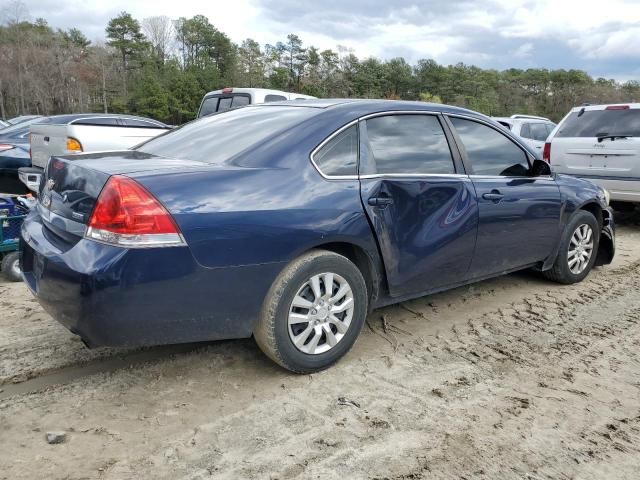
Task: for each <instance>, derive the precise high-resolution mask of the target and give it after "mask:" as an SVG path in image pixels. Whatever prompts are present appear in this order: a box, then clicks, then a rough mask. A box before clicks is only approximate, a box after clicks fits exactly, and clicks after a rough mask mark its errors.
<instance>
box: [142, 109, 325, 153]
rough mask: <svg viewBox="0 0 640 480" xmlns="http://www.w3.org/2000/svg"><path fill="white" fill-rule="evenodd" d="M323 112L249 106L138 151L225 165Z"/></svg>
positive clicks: (189, 125)
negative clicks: (252, 148) (244, 151)
mask: <svg viewBox="0 0 640 480" xmlns="http://www.w3.org/2000/svg"><path fill="white" fill-rule="evenodd" d="M319 112H321V110H320V109H316V108H304V107H302V108H301V107H272V108H266V107H247V108H239V109H237V110H231V111H229V112H224V113H220V114H219V115H212V116H210V117H206V118H201V119H199V120H196V121H193V122H189V123H187V124H185V125H183V126H182V127H178V128H176V129H174V130H171V131H170V132H169V133H166V134H164V135H160V136H159V137H155V138H152V139H151V140H149V141H147V142H145V143H143V144H142V145H140V146H139V147H137V148H136V149H135V150H138V151H140V152H145V153H150V154H152V155H158V156H161V157H166V158H183V159H186V160H195V161H200V162H207V163H213V164H222V163H224V162H225V161H226V160H228V159H230V158H231V157H233V156H235V155H237V154H239V153H240V152H242V151H243V150H246V149H248V148H250V147H252V146H254V145H256V144H257V143H259V142H261V141H263V140H266V139H267V138H269V137H272V136H273V135H276V134H278V133H279V132H283V131H285V130H287V129H290V128H293V127H295V126H296V125H298V124H299V123H301V122H303V121H305V120H307V119H308V118H311V117H312V116H314V115H317V114H318V113H319Z"/></svg>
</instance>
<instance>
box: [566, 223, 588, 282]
mask: <svg viewBox="0 0 640 480" xmlns="http://www.w3.org/2000/svg"><path fill="white" fill-rule="evenodd" d="M592 254H593V229H592V228H591V226H590V225H587V224H586V223H583V224H582V225H580V226H579V227H578V228H576V229H575V231H574V232H573V235H571V241H570V242H569V252H568V254H567V262H568V264H569V270H570V271H571V273H573V274H574V275H580V274H581V273H582V272H584V270H585V268H587V265H589V260H591V255H592Z"/></svg>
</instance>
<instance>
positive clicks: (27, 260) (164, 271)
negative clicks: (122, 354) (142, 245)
mask: <svg viewBox="0 0 640 480" xmlns="http://www.w3.org/2000/svg"><path fill="white" fill-rule="evenodd" d="M21 251H22V268H23V277H24V280H25V282H26V283H27V285H28V287H29V289H30V290H31V291H32V293H33V294H34V295H35V296H36V298H37V299H38V301H39V302H40V304H41V305H42V306H43V308H44V309H45V310H46V311H47V312H48V313H49V314H51V316H52V317H53V318H54V319H56V320H57V321H59V322H60V323H61V324H63V325H64V326H65V327H67V328H68V329H69V330H70V331H71V332H73V333H75V334H77V335H79V336H80V337H82V339H83V340H84V341H85V342H86V343H87V344H88V345H90V346H141V345H160V344H170V343H184V342H195V341H206V340H219V339H228V338H243V337H248V336H250V335H251V333H252V331H253V327H254V324H255V321H256V319H257V317H258V315H259V312H260V309H261V307H262V302H263V299H264V297H265V295H266V294H267V291H268V289H269V288H270V286H271V283H272V282H273V279H274V278H275V277H276V276H277V275H278V273H279V272H280V270H281V268H282V267H283V265H282V264H280V263H274V264H265V265H251V266H242V267H226V268H213V269H211V268H204V267H202V266H201V265H199V264H198V263H197V262H196V261H195V260H194V258H193V256H192V254H191V252H190V250H189V248H187V247H170V248H152V249H123V248H118V247H111V246H108V245H103V244H100V243H97V242H93V241H90V240H84V239H82V240H80V241H78V242H77V243H76V244H75V245H69V244H66V245H65V244H63V243H62V242H60V241H59V240H57V239H56V237H55V236H53V235H52V234H51V233H49V231H48V230H47V229H46V228H45V227H44V226H43V225H42V223H41V220H40V217H39V216H38V215H37V214H36V213H32V214H31V215H29V217H27V219H26V220H25V222H24V224H23V226H22V241H21Z"/></svg>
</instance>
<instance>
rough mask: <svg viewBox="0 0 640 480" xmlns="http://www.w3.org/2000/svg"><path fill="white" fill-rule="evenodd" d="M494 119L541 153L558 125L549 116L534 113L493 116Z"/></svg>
mask: <svg viewBox="0 0 640 480" xmlns="http://www.w3.org/2000/svg"><path fill="white" fill-rule="evenodd" d="M493 119H494V120H495V121H496V122H498V123H499V124H500V125H502V126H503V127H505V128H507V129H509V130H511V131H512V132H513V133H515V134H516V135H518V136H519V137H520V138H522V140H523V141H524V142H525V143H527V144H528V145H529V146H531V147H533V148H535V149H536V150H539V151H540V152H541V153H542V148H543V147H544V142H545V140H546V139H547V137H548V136H549V134H550V133H551V132H552V131H553V129H554V128H555V127H556V124H555V123H553V122H552V121H551V120H549V119H548V118H545V117H536V116H533V115H520V114H516V115H511V116H510V117H493Z"/></svg>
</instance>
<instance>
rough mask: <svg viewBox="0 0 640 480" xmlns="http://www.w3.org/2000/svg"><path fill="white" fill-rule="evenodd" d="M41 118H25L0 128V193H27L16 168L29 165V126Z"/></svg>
mask: <svg viewBox="0 0 640 480" xmlns="http://www.w3.org/2000/svg"><path fill="white" fill-rule="evenodd" d="M43 118H44V117H38V118H32V119H26V120H25V121H24V122H21V123H18V124H15V125H11V126H9V127H6V128H3V129H2V130H0V193H10V194H24V193H28V191H29V190H28V189H27V187H26V186H25V185H24V184H23V183H22V182H21V181H20V180H19V178H18V169H19V168H21V167H28V166H30V165H31V156H30V154H29V126H30V125H31V124H32V123H35V122H38V121H41V120H42V119H43Z"/></svg>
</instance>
